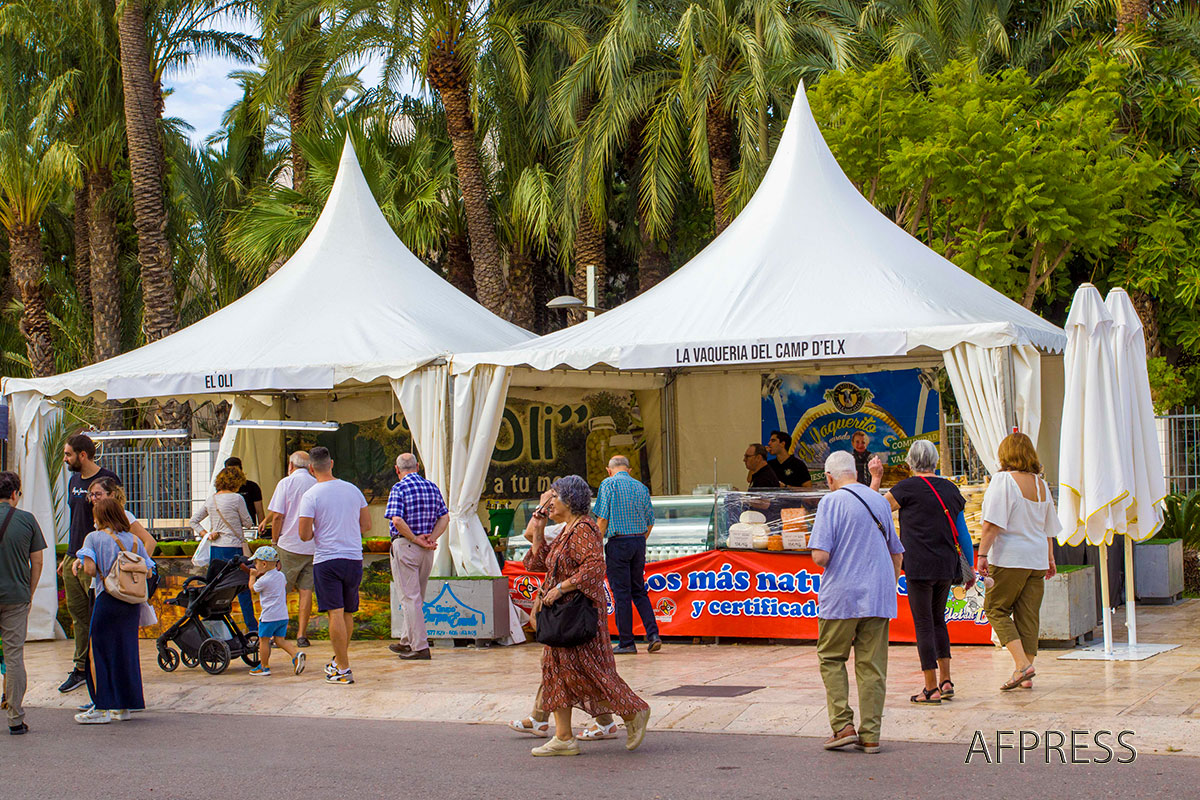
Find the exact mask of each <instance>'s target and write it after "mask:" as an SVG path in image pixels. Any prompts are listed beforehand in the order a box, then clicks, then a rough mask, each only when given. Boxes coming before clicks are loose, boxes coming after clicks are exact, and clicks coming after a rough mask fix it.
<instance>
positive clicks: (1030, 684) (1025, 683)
mask: <svg viewBox="0 0 1200 800" xmlns="http://www.w3.org/2000/svg"><path fill="white" fill-rule="evenodd" d="M1021 688H1022V689H1032V688H1033V681H1021Z"/></svg>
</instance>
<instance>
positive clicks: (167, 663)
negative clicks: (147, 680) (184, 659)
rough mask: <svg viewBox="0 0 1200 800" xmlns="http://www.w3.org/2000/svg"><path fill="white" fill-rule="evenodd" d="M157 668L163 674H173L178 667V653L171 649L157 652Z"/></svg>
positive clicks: (167, 648) (166, 648) (165, 648)
mask: <svg viewBox="0 0 1200 800" xmlns="http://www.w3.org/2000/svg"><path fill="white" fill-rule="evenodd" d="M158 666H159V667H160V668H161V669H162V671H163V672H174V671H175V670H176V669H177V668H178V667H179V652H178V651H177V650H175V649H174V648H172V647H164V648H162V649H161V650H159V651H158Z"/></svg>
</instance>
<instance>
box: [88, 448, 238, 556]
mask: <svg viewBox="0 0 1200 800" xmlns="http://www.w3.org/2000/svg"><path fill="white" fill-rule="evenodd" d="M214 453H215V446H214V443H211V442H209V441H208V440H202V439H194V440H191V443H190V444H189V445H184V446H180V445H178V444H173V445H166V446H161V445H155V444H151V443H146V444H126V443H117V442H112V443H105V444H104V445H103V446H102V447H101V448H100V451H99V452H98V453H97V457H96V462H97V463H98V464H99V465H100V466H102V467H105V468H107V469H110V470H112V471H113V472H115V473H117V475H118V476H120V478H121V483H122V484H123V485H124V487H125V494H126V497H127V498H128V505H127V506H126V507H127V508H128V510H129V511H130V512H131V513H132V514H134V515H135V516H136V517H137V518H138V519H139V520H142V523H143V524H144V525H145V526H146V529H147V530H149V531H150V532H151V533H152V534H154V535H155V537H157V538H159V539H181V538H189V537H190V536H191V529H190V528H189V527H188V518H190V517H191V516H192V512H193V511H194V510H195V509H196V508H198V507H199V506H200V505H202V504H203V503H204V501H205V500H206V499H207V498H208V496H209V494H210V493H211V491H212V489H211V487H210V485H209V481H210V478H211V475H212V463H213V456H214Z"/></svg>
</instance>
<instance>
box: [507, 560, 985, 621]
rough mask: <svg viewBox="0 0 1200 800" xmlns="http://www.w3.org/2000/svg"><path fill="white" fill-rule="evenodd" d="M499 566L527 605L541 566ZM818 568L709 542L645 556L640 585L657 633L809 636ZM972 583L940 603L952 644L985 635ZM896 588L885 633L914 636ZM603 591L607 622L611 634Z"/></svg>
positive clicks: (978, 592) (978, 593)
mask: <svg viewBox="0 0 1200 800" xmlns="http://www.w3.org/2000/svg"><path fill="white" fill-rule="evenodd" d="M504 574H505V575H506V576H507V577H508V586H509V593H510V595H511V596H512V599H513V602H514V603H516V604H517V605H519V606H521V607H522V608H524V609H525V610H526V611H528V610H529V609H530V608H531V607H532V605H533V598H534V597H535V596H536V594H537V590H538V587H539V586H541V582H542V577H543V576H542V574H541V573H536V572H529V571H527V570H525V569H524V567H523V566H522V565H521V564H520V563H519V562H515V561H510V562H508V563H506V564H505V565H504ZM821 574H822V570H821V569H820V568H819V567H817V565H816V564H815V563H814V562H813V560H812V559H811V558H810V557H809V556H807V555H795V554H780V553H766V552H757V551H750V552H736V551H731V550H711V551H708V552H706V553H698V554H696V555H691V556H684V557H682V558H675V559H671V560H670V561H656V562H653V563H650V564H647V565H646V589H647V591H648V593H649V595H650V603H651V605H652V606H653V607H654V617H655V619H656V620H657V621H658V629H659V633H661V634H662V635H663V636H731V637H739V638H762V639H816V638H817V609H818V605H817V603H818V599H817V593H818V591H819V590H820V586H821ZM976 586H977V587H978V588H977V589H972V590H971V591H970V592H966V593H964V594H963V596H962V597H956V596H955V595H954V594H952V595H951V597H950V600H949V603H948V604H947V607H946V621H947V623H948V626H949V629H950V641H951V642H952V643H954V644H989V643H990V642H991V635H992V628H991V626H990V625H989V624H988V622H987V618H986V616H984V613H983V594H982V583H979V584H976ZM606 589H607V587H606ZM958 591H959V592H960V593H961V589H960V590H958ZM896 594H897V595H898V596H897V612H898V613H897V616H896V619H894V620H892V624H891V627H890V629H889V638H890V640H891V641H893V642H914V641H916V634H915V632H914V631H913V622H912V614H911V612H910V611H909V607H908V600H907V590H906V587H905V580H904V576H903V575H901V576H900V580H899V581H898V582H897V586H896ZM609 596H610V601H609V612H610V614H609V620H608V626H609V630H610V631H611V632H612V633H613V634H616V632H617V631H616V619H615V618H614V617H613V616H612V614H611V611H612V602H611V594H610V595H609ZM633 619H634V631H635V632H636V633H639V634H640V633H644V631H643V629H642V625H641V621H640V620H639V619H638V616H637V614H636V613H635V614H634V615H633Z"/></svg>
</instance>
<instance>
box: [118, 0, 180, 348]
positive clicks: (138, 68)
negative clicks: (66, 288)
mask: <svg viewBox="0 0 1200 800" xmlns="http://www.w3.org/2000/svg"><path fill="white" fill-rule="evenodd" d="M117 27H118V33H119V37H120V43H121V85H122V87H123V88H124V94H125V131H126V136H127V139H128V143H129V172H130V177H131V183H132V184H133V226H134V228H135V229H136V230H137V236H138V263H139V264H140V265H141V268H142V299H143V302H144V305H145V311H144V315H143V319H142V329H143V331H144V333H145V337H146V341H147V342H154V341H157V340H159V339H161V338H163V337H164V336H168V335H170V334H171V333H174V332H175V329H176V328H177V327H178V325H179V315H178V312H177V310H176V298H175V281H174V276H173V275H172V270H171V246H170V243H169V242H168V241H167V207H166V200H165V197H164V191H163V178H164V176H163V171H162V165H163V163H164V161H163V143H162V136H161V134H160V132H159V129H158V110H157V108H158V101H157V100H156V98H155V92H154V76H153V75H152V74H151V73H150V54H149V49H148V44H147V39H146V6H145V3H144V0H126V3H125V9H124V11H123V12H122V13H121V18H120V20H119V21H118V26H117Z"/></svg>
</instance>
